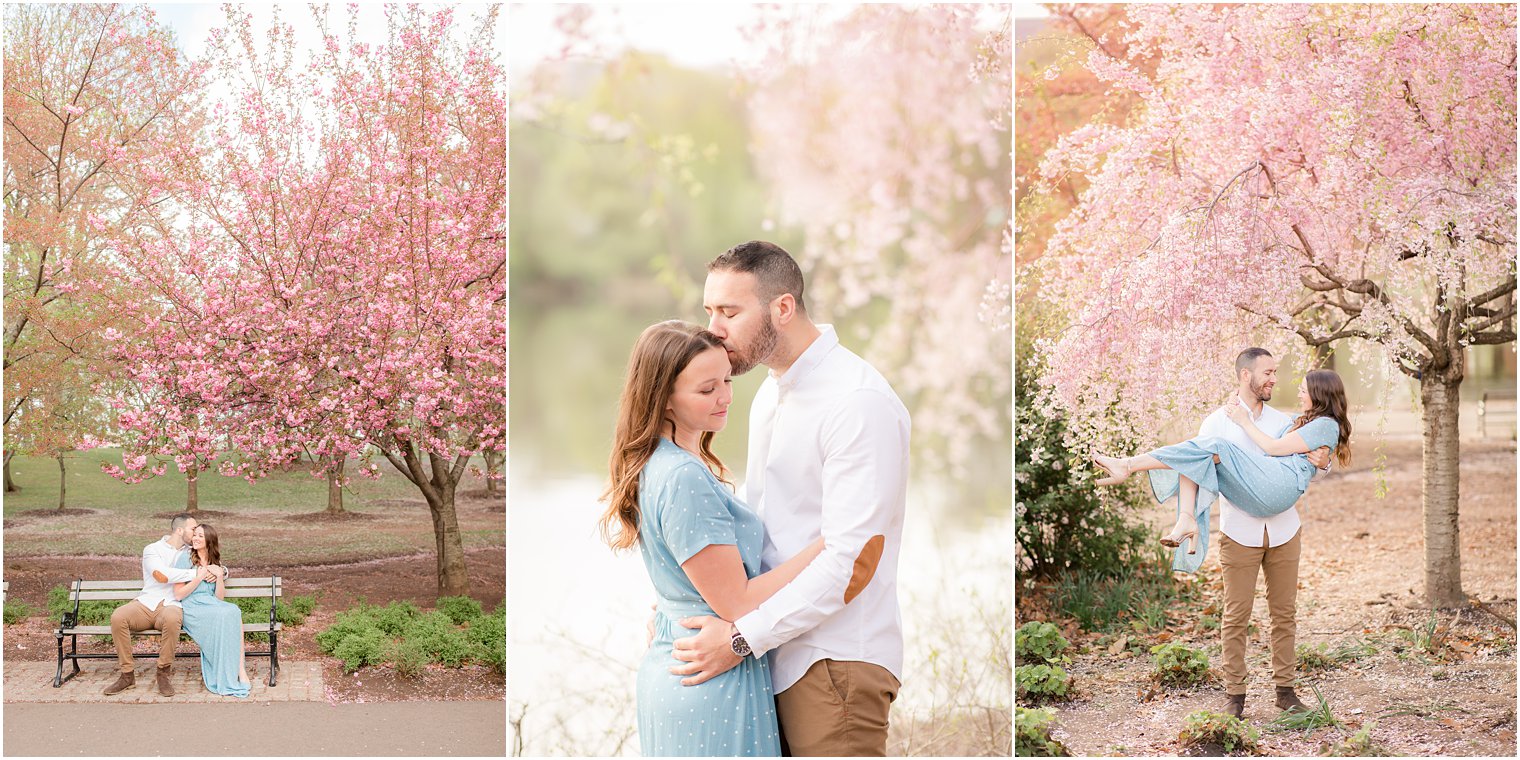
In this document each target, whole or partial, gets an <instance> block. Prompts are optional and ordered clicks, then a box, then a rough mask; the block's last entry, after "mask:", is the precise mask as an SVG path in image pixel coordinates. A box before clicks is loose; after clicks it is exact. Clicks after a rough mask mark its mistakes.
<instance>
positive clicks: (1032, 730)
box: [1013, 707, 1071, 757]
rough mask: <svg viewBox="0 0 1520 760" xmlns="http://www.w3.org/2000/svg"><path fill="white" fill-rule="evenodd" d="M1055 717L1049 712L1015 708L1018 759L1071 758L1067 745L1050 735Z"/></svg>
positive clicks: (1014, 729)
mask: <svg viewBox="0 0 1520 760" xmlns="http://www.w3.org/2000/svg"><path fill="white" fill-rule="evenodd" d="M1054 720H1055V716H1054V715H1052V714H1051V713H1050V711H1049V710H1041V709H1031V708H1027V707H1015V708H1014V717H1013V754H1015V755H1017V756H1018V757H1069V756H1070V755H1071V752H1070V751H1069V750H1067V749H1066V745H1064V744H1062V743H1061V742H1060V741H1058V740H1056V739H1054V738H1052V737H1051V735H1050V724H1051V723H1052V722H1053V721H1054Z"/></svg>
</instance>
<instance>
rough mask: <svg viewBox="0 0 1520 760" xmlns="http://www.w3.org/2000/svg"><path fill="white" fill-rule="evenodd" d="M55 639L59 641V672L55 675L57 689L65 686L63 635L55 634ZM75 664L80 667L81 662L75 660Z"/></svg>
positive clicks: (54, 681)
mask: <svg viewBox="0 0 1520 760" xmlns="http://www.w3.org/2000/svg"><path fill="white" fill-rule="evenodd" d="M54 637H55V638H57V639H58V672H57V673H54V674H53V688H55V689H56V688H58V687H60V686H62V685H63V634H61V633H58V634H54ZM74 664H75V665H78V664H79V661H78V660H75V661H74Z"/></svg>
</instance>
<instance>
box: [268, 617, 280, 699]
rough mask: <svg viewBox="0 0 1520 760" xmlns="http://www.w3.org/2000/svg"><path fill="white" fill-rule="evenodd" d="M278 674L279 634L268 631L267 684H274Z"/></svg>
mask: <svg viewBox="0 0 1520 760" xmlns="http://www.w3.org/2000/svg"><path fill="white" fill-rule="evenodd" d="M279 675H280V634H278V633H275V632H274V631H270V632H269V685H270V686H274V685H275V681H276V680H277V679H278V677H279Z"/></svg>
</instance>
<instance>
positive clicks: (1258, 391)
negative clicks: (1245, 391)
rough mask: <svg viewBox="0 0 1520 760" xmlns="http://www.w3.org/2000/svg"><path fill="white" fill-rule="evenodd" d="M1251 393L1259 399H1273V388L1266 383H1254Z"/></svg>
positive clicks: (1264, 400) (1263, 400)
mask: <svg viewBox="0 0 1520 760" xmlns="http://www.w3.org/2000/svg"><path fill="white" fill-rule="evenodd" d="M1251 395H1253V396H1255V397H1256V400H1257V401H1262V402H1266V401H1271V400H1272V388H1268V387H1267V384H1266V383H1262V384H1261V385H1255V384H1252V385H1251Z"/></svg>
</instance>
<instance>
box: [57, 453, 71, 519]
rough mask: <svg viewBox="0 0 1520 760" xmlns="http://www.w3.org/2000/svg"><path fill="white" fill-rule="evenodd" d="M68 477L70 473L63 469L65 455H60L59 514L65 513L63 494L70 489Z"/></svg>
mask: <svg viewBox="0 0 1520 760" xmlns="http://www.w3.org/2000/svg"><path fill="white" fill-rule="evenodd" d="M67 476H68V473H67V472H66V471H64V469H63V455H62V454H59V455H58V511H59V512H62V511H63V506H64V500H63V494H64V491H66V490H68V487H69V481H68V477H67Z"/></svg>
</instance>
